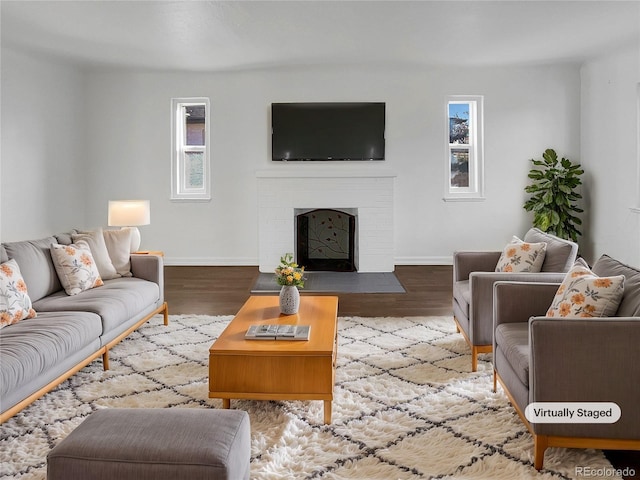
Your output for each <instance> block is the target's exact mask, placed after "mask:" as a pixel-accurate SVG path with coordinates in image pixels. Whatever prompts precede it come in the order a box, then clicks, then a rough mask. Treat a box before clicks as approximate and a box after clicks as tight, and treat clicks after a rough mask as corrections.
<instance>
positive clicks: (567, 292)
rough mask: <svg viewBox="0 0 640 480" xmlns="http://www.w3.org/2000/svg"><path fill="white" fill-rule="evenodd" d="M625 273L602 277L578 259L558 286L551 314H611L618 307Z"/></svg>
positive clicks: (569, 315)
mask: <svg viewBox="0 0 640 480" xmlns="http://www.w3.org/2000/svg"><path fill="white" fill-rule="evenodd" d="M623 292H624V275H617V276H614V277H598V276H597V275H596V274H595V273H593V272H592V271H591V270H590V269H589V267H587V266H585V265H584V263H581V262H576V263H575V265H574V266H573V267H572V268H571V270H569V271H568V272H567V274H566V276H565V277H564V280H563V282H562V284H560V287H559V288H558V291H557V292H556V295H555V297H554V298H553V302H552V303H551V307H549V310H547V317H610V316H611V315H615V313H616V312H617V311H618V306H619V305H620V301H621V300H622V294H623Z"/></svg>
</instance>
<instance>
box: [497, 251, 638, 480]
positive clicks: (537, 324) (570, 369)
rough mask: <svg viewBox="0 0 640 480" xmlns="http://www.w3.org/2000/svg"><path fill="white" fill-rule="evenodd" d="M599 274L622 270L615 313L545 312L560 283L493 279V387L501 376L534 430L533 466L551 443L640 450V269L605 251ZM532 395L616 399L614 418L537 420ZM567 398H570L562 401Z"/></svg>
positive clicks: (553, 399)
mask: <svg viewBox="0 0 640 480" xmlns="http://www.w3.org/2000/svg"><path fill="white" fill-rule="evenodd" d="M592 271H593V273H595V274H596V275H598V276H600V277H612V276H616V275H624V277H625V279H624V292H623V296H622V301H621V303H620V304H619V305H618V310H617V312H616V314H615V316H613V317H607V318H603V317H600V318H559V317H546V316H540V315H545V314H546V312H547V309H548V308H549V307H550V305H551V304H552V301H553V299H554V295H555V294H556V292H557V290H558V287H559V284H553V283H546V284H545V283H540V284H536V283H523V282H498V283H496V284H495V287H494V302H495V315H494V328H495V334H494V342H493V357H494V360H493V361H494V372H495V375H494V389H495V388H496V382H497V381H499V382H500V384H501V385H502V386H503V387H504V390H505V393H506V394H507V396H508V397H509V399H510V401H511V403H512V404H513V406H514V407H515V409H516V411H517V412H518V414H519V415H520V417H521V418H522V420H523V422H524V423H525V425H526V426H527V428H528V429H529V431H530V433H531V434H532V435H533V437H534V466H535V468H536V469H538V470H539V469H541V468H542V464H543V460H544V452H545V450H546V449H547V447H564V448H601V449H621V450H640V409H639V408H638V405H639V404H640V270H638V269H636V268H633V267H630V266H628V265H624V264H622V263H621V262H619V261H617V260H615V259H613V258H611V257H609V256H606V255H603V256H602V257H601V258H600V259H598V261H597V262H596V263H595V264H594V265H593V268H592ZM533 402H613V403H616V404H617V405H618V406H619V407H620V409H621V418H620V419H619V420H618V421H616V422H615V423H569V422H567V423H540V422H536V423H532V422H529V421H528V420H527V418H526V415H525V410H526V407H527V405H529V404H530V403H533ZM563 405H565V404H564V403H563Z"/></svg>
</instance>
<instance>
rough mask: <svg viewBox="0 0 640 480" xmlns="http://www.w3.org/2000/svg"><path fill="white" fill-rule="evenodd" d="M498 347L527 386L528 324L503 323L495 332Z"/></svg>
mask: <svg viewBox="0 0 640 480" xmlns="http://www.w3.org/2000/svg"><path fill="white" fill-rule="evenodd" d="M495 342H496V349H500V350H501V351H502V353H503V355H504V356H505V358H506V359H507V361H508V362H509V363H510V364H511V367H512V368H513V371H514V372H515V374H516V375H517V376H518V378H519V379H520V381H521V382H522V383H523V384H524V385H526V386H529V324H528V323H503V324H500V325H498V327H497V328H496V332H495Z"/></svg>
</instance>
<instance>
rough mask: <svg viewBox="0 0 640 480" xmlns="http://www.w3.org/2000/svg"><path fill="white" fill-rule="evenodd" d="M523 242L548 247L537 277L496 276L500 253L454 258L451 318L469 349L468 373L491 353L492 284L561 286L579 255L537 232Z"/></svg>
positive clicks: (463, 253) (564, 243) (556, 239)
mask: <svg viewBox="0 0 640 480" xmlns="http://www.w3.org/2000/svg"><path fill="white" fill-rule="evenodd" d="M523 240H524V241H525V242H529V243H539V242H544V243H546V244H547V249H546V255H545V257H544V262H543V264H542V268H541V271H540V272H538V273H510V272H496V271H495V269H496V264H497V263H498V260H499V258H500V254H501V253H502V252H501V251H457V252H454V254H453V318H454V320H455V321H456V324H457V327H458V331H459V332H460V333H462V336H463V337H464V339H465V341H466V342H467V344H468V345H469V347H470V348H471V371H473V372H475V371H476V369H477V365H478V354H479V353H490V352H491V349H492V344H493V284H494V283H495V282H497V281H506V280H513V281H526V282H561V281H562V279H563V278H564V273H565V272H567V271H568V270H569V268H571V266H572V265H573V262H574V261H575V259H576V256H577V255H578V245H577V244H576V243H574V242H572V241H570V240H565V239H562V238H559V237H556V236H555V235H551V234H549V233H546V232H543V231H542V230H540V229H538V228H532V229H530V230H529V231H528V232H527V233H526V234H525V236H524V238H523Z"/></svg>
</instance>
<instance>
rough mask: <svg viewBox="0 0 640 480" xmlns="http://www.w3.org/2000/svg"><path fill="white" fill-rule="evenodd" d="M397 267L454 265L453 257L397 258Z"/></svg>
mask: <svg viewBox="0 0 640 480" xmlns="http://www.w3.org/2000/svg"><path fill="white" fill-rule="evenodd" d="M395 264H396V265H453V255H451V256H445V257H395Z"/></svg>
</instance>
